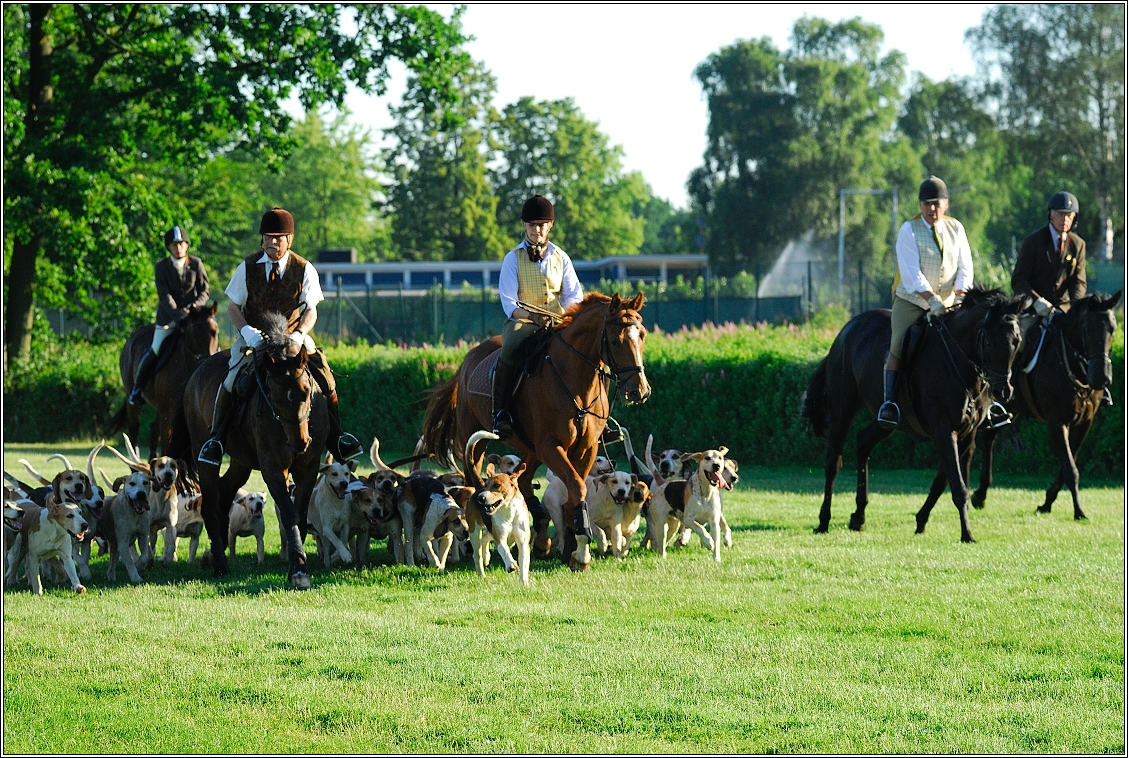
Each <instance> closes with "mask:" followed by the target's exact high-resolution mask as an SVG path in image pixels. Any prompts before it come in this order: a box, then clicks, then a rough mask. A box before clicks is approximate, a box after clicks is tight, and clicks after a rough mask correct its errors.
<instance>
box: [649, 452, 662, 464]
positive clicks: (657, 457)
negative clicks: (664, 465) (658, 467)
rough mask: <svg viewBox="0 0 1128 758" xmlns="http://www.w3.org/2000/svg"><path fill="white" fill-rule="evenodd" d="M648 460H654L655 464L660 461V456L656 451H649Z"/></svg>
mask: <svg viewBox="0 0 1128 758" xmlns="http://www.w3.org/2000/svg"><path fill="white" fill-rule="evenodd" d="M650 460H652V461H654V463H655V464H658V463H661V462H662V456H660V455H659V454H658V453H651V454H650Z"/></svg>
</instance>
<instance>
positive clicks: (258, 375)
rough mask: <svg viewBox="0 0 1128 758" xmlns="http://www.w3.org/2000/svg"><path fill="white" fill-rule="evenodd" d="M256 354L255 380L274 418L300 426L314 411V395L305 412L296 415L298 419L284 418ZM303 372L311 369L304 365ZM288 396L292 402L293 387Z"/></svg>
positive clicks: (287, 393) (306, 372)
mask: <svg viewBox="0 0 1128 758" xmlns="http://www.w3.org/2000/svg"><path fill="white" fill-rule="evenodd" d="M254 356H255V366H254V371H255V382H256V383H257V384H258V389H259V393H260V394H262V397H263V399H264V400H265V401H266V407H267V408H269V409H270V413H271V415H272V416H274V420H275V421H278V422H280V423H283V424H291V425H293V426H299V425H300V424H301V423H302V422H303V421H305V420H306V419H308V418H309V414H310V413H311V412H312V411H313V397H312V395H311V396H310V400H309V402H308V403H306V404H305V405H306V410H305V413H303V414H301V415H300V416H296V419H295V420H294V421H291V420H289V419H284V418H282V414H280V413H279V412H278V409H277V408H276V407H275V406H274V400H273V399H271V397H270V390H269V389H268V388H267V387H266V385H265V384H264V383H263V380H262V375H263V368H262V366H261V364H260V363H259V361H258V353H257V352H255V353H254ZM302 373H303V374H308V373H309V369H308V368H306V367H302ZM286 398H287V399H288V400H290V401H291V402H293V389H290V390H287V391H286Z"/></svg>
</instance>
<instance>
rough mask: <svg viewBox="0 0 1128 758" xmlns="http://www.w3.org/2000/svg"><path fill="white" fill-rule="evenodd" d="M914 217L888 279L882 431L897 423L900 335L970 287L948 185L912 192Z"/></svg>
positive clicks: (967, 255)
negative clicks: (915, 206) (916, 212)
mask: <svg viewBox="0 0 1128 758" xmlns="http://www.w3.org/2000/svg"><path fill="white" fill-rule="evenodd" d="M917 199H918V200H919V201H920V215H917V216H914V217H913V218H911V219H909V220H908V221H906V222H905V223H904V224H902V225H901V231H900V233H899V234H898V235H897V275H896V276H895V277H894V279H893V313H892V316H891V322H892V328H893V334H892V339H891V340H890V342H889V354H888V355H887V356H886V358H885V402H884V403H882V404H881V407H880V408H878V411H877V421H878V423H879V424H881V425H882V426H885V427H894V426H897V424H899V423H900V422H901V409H900V408H898V407H897V402H896V391H897V372H898V371H899V370H900V368H901V348H902V343H903V342H904V339H905V332H907V331H908V330H909V327H910V326H912V325H913V323H914V322H916V321H917V319H919V318H920V317H921V316H923V315H924V314H925V313H931V314H932V315H933V316H940V315H942V314H943V313H944V312H945V311H946V310H947V309H948V308H949V307H951V306H953V305H954V304H956V303H957V302H959V301H962V300H963V297H964V294H965V293H966V292H967V290H968V288H969V287H971V283H972V264H971V247H970V246H969V245H968V242H967V235H966V234H965V233H964V228H963V224H961V223H960V222H959V221H957V220H956V219H954V218H952V217H951V216H946V215H944V214H945V213H946V212H947V210H948V186H947V185H946V184H944V182H943V181H942V180H941V179H940V178H939V177H936V176H930V177H928V178H927V179H925V180H924V182H922V183H921V185H920V190H919V191H918V192H917Z"/></svg>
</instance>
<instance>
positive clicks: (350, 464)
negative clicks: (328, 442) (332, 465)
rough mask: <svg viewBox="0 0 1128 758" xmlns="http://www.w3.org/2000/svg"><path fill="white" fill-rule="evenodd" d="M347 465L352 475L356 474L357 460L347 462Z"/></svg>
mask: <svg viewBox="0 0 1128 758" xmlns="http://www.w3.org/2000/svg"><path fill="white" fill-rule="evenodd" d="M345 465H346V466H348V469H349V473H350V474H352V473H355V472H356V466H357V463H356V458H353V459H352V460H351V461H346V462H345Z"/></svg>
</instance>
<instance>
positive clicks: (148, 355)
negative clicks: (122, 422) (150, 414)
mask: <svg viewBox="0 0 1128 758" xmlns="http://www.w3.org/2000/svg"><path fill="white" fill-rule="evenodd" d="M156 365H157V354H156V353H154V352H153V348H149V349H148V350H146V351H145V353H144V355H142V356H141V360H140V362H139V363H138V364H137V378H136V379H134V380H133V389H131V390H130V391H129V398H128V399H127V400H126V402H128V403H129V404H130V405H144V404H145V398H144V397H142V396H141V393H142V392H144V391H145V385H146V384H148V383H149V379H151V378H152V374H153V367H154V366H156Z"/></svg>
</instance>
